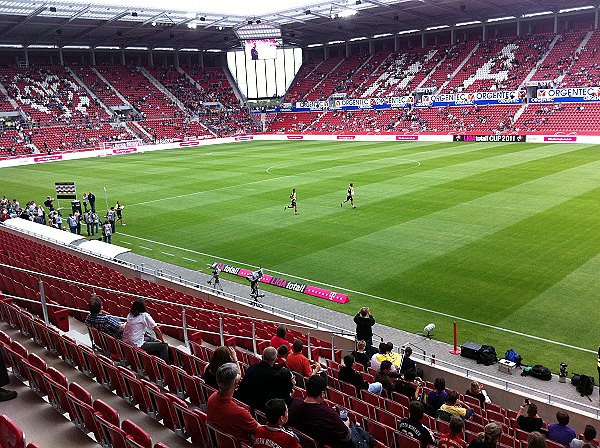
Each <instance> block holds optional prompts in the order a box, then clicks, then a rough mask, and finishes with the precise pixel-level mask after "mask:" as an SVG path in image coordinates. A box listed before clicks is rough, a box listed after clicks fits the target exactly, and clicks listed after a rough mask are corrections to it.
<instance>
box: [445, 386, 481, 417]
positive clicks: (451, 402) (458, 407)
mask: <svg viewBox="0 0 600 448" xmlns="http://www.w3.org/2000/svg"><path fill="white" fill-rule="evenodd" d="M440 409H441V410H442V411H444V412H447V413H449V414H452V415H458V416H459V417H462V418H470V417H471V415H473V413H474V412H475V411H473V409H471V408H470V407H469V406H467V405H466V404H465V403H464V402H462V401H460V400H459V399H458V392H456V391H454V390H453V391H451V392H450V393H448V398H446V403H444V404H443V405H442V406H441V407H440Z"/></svg>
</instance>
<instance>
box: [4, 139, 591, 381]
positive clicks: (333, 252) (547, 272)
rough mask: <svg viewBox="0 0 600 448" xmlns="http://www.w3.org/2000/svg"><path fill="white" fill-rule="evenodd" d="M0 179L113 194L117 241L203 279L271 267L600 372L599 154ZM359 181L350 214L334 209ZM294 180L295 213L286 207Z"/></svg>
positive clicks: (423, 153) (179, 153) (350, 160)
mask: <svg viewBox="0 0 600 448" xmlns="http://www.w3.org/2000/svg"><path fill="white" fill-rule="evenodd" d="M1 174H2V192H1V193H0V194H6V195H7V196H10V197H11V198H12V197H17V198H18V199H19V200H20V201H21V203H24V202H26V201H27V200H30V199H34V200H36V202H38V203H39V202H41V201H42V200H43V198H45V196H46V195H47V194H52V192H53V188H54V182H55V181H76V182H77V190H78V192H79V194H82V193H83V192H84V191H89V190H92V191H94V193H95V194H96V196H97V204H98V206H99V208H100V207H101V208H102V209H104V208H105V199H104V191H103V187H104V186H106V188H107V190H108V198H109V202H110V205H114V203H115V201H116V200H120V201H121V202H122V203H123V204H124V205H125V206H126V208H125V210H124V216H125V217H126V222H127V227H122V228H121V227H120V228H118V229H117V230H118V232H119V233H117V234H116V235H115V236H114V237H113V243H115V244H126V243H129V244H130V245H129V246H127V247H131V248H132V249H133V250H134V251H135V252H136V253H139V254H142V255H147V256H149V257H153V258H157V259H161V260H164V261H168V262H170V263H174V264H178V265H182V266H186V267H188V268H192V269H201V270H203V271H205V272H208V269H207V267H206V264H207V263H209V262H212V261H215V260H219V259H229V260H235V261H236V262H237V263H233V262H232V263H231V264H237V265H240V266H258V265H261V266H263V267H264V268H265V269H266V270H267V272H270V273H274V272H277V273H279V276H282V277H286V278H290V279H294V278H295V277H298V278H303V279H308V281H306V283H315V284H326V285H331V287H330V289H333V290H337V291H340V292H344V291H346V292H347V293H348V294H349V296H350V298H351V302H350V303H349V304H346V305H340V304H335V303H330V302H327V301H323V300H320V299H316V298H310V297H308V296H300V295H294V297H296V298H298V299H300V300H303V301H306V302H311V303H316V304H318V305H321V306H323V307H327V308H332V309H335V310H337V311H341V312H344V313H347V314H351V315H353V314H354V313H356V311H357V310H358V308H359V307H360V306H363V305H366V306H370V307H371V309H372V311H373V313H374V315H375V317H376V318H377V320H378V321H379V322H381V323H385V324H387V325H391V326H394V327H397V328H401V329H404V330H407V331H410V332H415V331H418V330H422V329H423V327H424V326H425V325H426V324H428V323H429V322H435V323H436V325H437V328H436V333H435V337H436V339H439V340H444V341H447V342H451V339H452V322H453V320H457V321H458V326H459V343H461V342H466V341H469V340H473V341H476V342H481V343H486V344H490V345H494V346H495V347H496V350H497V351H498V353H499V354H503V353H504V351H505V350H506V349H508V348H510V347H513V348H515V349H516V350H517V351H518V352H520V353H521V354H522V355H523V357H524V362H525V363H530V364H537V363H539V364H544V365H547V366H548V367H550V368H551V369H552V370H553V371H555V372H556V371H557V370H558V364H559V363H560V362H561V361H565V362H567V363H568V364H569V371H570V372H577V373H588V374H593V375H594V376H595V372H596V368H595V366H596V362H595V355H594V354H593V353H589V352H588V351H586V350H592V351H595V350H596V349H597V347H598V344H599V343H600V337H599V330H598V328H597V327H596V325H597V323H598V314H599V313H598V310H599V308H598V302H599V299H598V295H599V293H600V275H599V274H600V237H599V235H600V151H599V150H598V148H597V147H594V146H593V145H560V144H557V145H535V144H516V143H515V144H502V143H489V144H488V143H486V144H483V143H477V144H475V143H471V144H469V143H464V144H456V143H455V144H448V143H429V144H427V143H376V142H340V143H324V142H316V141H313V142H307V141H305V142H294V143H289V142H250V143H243V144H233V145H215V146H207V147H202V148H194V149H182V150H172V151H161V152H155V153H147V154H137V155H129V156H121V157H113V158H102V159H98V158H94V159H85V160H80V161H73V162H61V163H49V164H44V165H40V166H27V167H19V168H10V169H2V170H1ZM349 182H354V186H355V189H356V196H355V200H356V205H357V208H356V209H355V210H352V209H351V208H350V205H349V204H346V205H345V206H344V207H343V208H340V202H341V201H342V200H343V199H345V194H346V188H347V186H348V183H349ZM293 187H295V188H297V191H298V209H299V210H298V211H299V215H297V216H295V215H294V213H293V211H292V210H286V211H283V207H284V206H285V205H288V204H289V200H288V196H289V194H290V192H291V189H292V188H293ZM139 238H143V239H139ZM161 243H163V244H167V245H169V246H165V245H162V244H161ZM179 248H185V249H188V251H185V250H183V249H179ZM190 250H191V251H193V252H190ZM162 252H166V253H169V254H172V255H174V256H171V255H166V254H163V253H162ZM203 254H207V255H203ZM183 257H185V258H183ZM186 258H187V259H186ZM190 260H195V262H194V261H190ZM275 275H278V274H275ZM226 277H227V278H230V276H226ZM273 290H274V291H277V292H278V293H285V291H284V290H281V289H279V288H274V289H273ZM362 293H365V294H362ZM406 305H410V306H406ZM436 313H444V314H436ZM452 316H455V318H454V317H452ZM594 328H596V329H595V330H594ZM504 329H506V330H510V331H505V330H504ZM520 333H523V334H525V335H531V336H533V337H534V338H532V337H528V336H524V335H521V334H520ZM398 342H403V341H398ZM582 349H585V350H582Z"/></svg>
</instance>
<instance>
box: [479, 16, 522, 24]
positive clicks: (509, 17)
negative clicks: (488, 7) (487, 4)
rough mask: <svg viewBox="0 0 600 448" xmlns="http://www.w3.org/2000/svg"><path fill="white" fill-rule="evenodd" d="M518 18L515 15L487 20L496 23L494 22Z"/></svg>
mask: <svg viewBox="0 0 600 448" xmlns="http://www.w3.org/2000/svg"><path fill="white" fill-rule="evenodd" d="M512 19H516V17H515V16H504V17H494V18H493V19H487V20H486V22H488V23H494V22H502V21H504V20H512Z"/></svg>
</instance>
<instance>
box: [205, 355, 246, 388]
mask: <svg viewBox="0 0 600 448" xmlns="http://www.w3.org/2000/svg"><path fill="white" fill-rule="evenodd" d="M228 362H233V363H235V364H236V365H237V366H238V370H239V363H238V359H237V355H236V353H235V350H234V348H233V347H225V346H221V347H217V349H216V350H215V351H214V352H213V354H212V358H210V362H209V363H208V365H207V366H206V368H205V369H204V373H203V374H202V379H203V380H204V382H205V383H206V384H208V385H209V386H210V387H212V388H213V389H218V388H219V386H218V385H217V370H219V367H221V366H222V365H223V364H227V363H228Z"/></svg>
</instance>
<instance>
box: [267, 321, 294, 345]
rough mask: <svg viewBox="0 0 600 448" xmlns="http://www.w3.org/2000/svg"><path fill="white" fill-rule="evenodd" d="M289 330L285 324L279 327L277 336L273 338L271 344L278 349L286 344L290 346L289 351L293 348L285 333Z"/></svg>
mask: <svg viewBox="0 0 600 448" xmlns="http://www.w3.org/2000/svg"><path fill="white" fill-rule="evenodd" d="M286 333H287V330H286V329H285V327H284V326H283V325H280V326H278V327H277V331H276V334H275V336H273V337H272V338H271V342H270V344H269V345H270V346H271V347H275V348H276V349H277V348H279V347H281V346H282V345H285V346H286V347H287V348H288V351H291V350H292V345H291V344H290V343H289V342H288V341H287V340H286V339H285V335H286Z"/></svg>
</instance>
